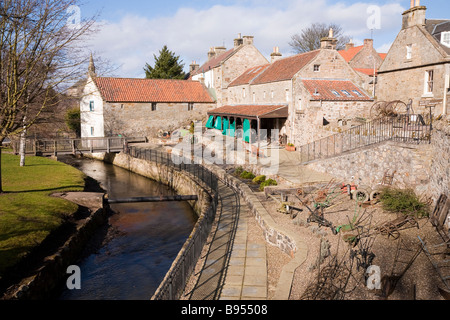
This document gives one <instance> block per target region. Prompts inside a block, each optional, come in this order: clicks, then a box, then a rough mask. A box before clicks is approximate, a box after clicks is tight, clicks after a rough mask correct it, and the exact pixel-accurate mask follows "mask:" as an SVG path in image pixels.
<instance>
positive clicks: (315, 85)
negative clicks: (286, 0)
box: [302, 79, 372, 101]
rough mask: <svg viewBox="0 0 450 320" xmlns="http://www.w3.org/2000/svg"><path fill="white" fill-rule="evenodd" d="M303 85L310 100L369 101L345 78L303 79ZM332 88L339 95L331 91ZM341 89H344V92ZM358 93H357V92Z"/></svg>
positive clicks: (368, 98) (364, 94)
mask: <svg viewBox="0 0 450 320" xmlns="http://www.w3.org/2000/svg"><path fill="white" fill-rule="evenodd" d="M302 82H303V85H304V86H305V88H306V89H307V90H308V92H309V94H310V95H311V99H312V100H327V101H370V100H372V98H370V97H369V96H368V95H367V94H366V93H365V92H364V91H363V90H361V89H360V88H359V87H357V86H356V85H355V84H354V83H353V82H352V81H350V80H346V79H343V80H341V79H336V80H329V79H303V80H302ZM333 90H334V91H336V92H337V93H338V95H339V96H337V95H335V94H334V93H333ZM342 90H345V91H346V93H344V92H343V91H342ZM358 93H359V94H358Z"/></svg>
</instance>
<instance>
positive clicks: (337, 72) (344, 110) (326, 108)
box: [209, 33, 372, 146]
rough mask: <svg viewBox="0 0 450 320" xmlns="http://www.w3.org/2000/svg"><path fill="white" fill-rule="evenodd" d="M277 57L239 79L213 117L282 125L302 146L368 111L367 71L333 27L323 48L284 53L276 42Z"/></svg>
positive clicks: (231, 122)
mask: <svg viewBox="0 0 450 320" xmlns="http://www.w3.org/2000/svg"><path fill="white" fill-rule="evenodd" d="M271 58H272V59H271V61H272V62H271V63H266V64H262V65H258V66H255V67H252V68H249V69H247V70H246V71H245V72H243V73H242V74H241V75H240V76H239V77H237V78H236V79H234V80H233V81H232V82H231V83H230V84H229V85H228V88H227V91H228V92H227V97H228V99H227V101H228V104H227V105H225V106H222V107H219V108H217V109H214V110H211V111H210V112H209V115H210V118H211V117H220V118H221V119H226V120H227V121H226V122H225V124H227V125H235V126H236V128H239V127H240V126H241V127H242V128H243V129H245V120H247V122H249V123H248V124H247V126H250V127H251V128H252V129H255V130H256V131H257V132H258V131H259V130H260V129H265V130H267V131H266V132H267V133H268V134H270V131H271V129H278V130H279V131H280V134H282V135H283V134H284V135H286V137H287V141H285V142H289V143H293V144H294V145H297V146H300V145H302V144H305V143H308V142H311V141H313V140H315V139H319V138H321V137H323V136H327V135H330V134H331V133H332V131H333V130H334V129H337V128H338V127H340V126H342V128H341V129H343V128H345V127H346V126H349V125H351V123H352V121H353V120H355V119H356V118H361V119H362V118H365V117H367V115H368V111H369V110H370V106H371V105H372V100H371V98H370V97H369V96H368V95H367V94H366V93H365V91H364V90H363V89H362V88H361V85H362V84H363V79H362V78H361V76H360V75H359V74H358V72H357V71H355V70H354V69H353V68H352V67H351V66H350V65H349V63H348V62H347V61H346V60H345V59H344V58H343V57H342V56H341V55H340V54H339V53H338V51H336V39H334V38H333V37H332V33H330V37H327V38H324V39H322V48H321V49H319V50H315V51H311V52H307V53H303V54H298V55H294V56H291V57H287V58H282V57H281V54H280V53H279V52H278V50H277V48H275V49H274V53H273V54H272V55H271ZM310 85H313V86H315V87H314V88H313V92H311V91H310ZM233 109H234V110H245V113H242V112H240V113H239V112H237V111H233ZM262 111H266V112H264V113H262Z"/></svg>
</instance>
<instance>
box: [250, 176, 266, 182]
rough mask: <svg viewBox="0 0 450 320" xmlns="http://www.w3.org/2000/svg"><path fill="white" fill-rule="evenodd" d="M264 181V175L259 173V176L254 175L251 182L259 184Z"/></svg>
mask: <svg viewBox="0 0 450 320" xmlns="http://www.w3.org/2000/svg"><path fill="white" fill-rule="evenodd" d="M264 181H266V176H264V175H261V176H257V177H255V179H253V181H252V182H253V183H254V184H261V183H262V182H264Z"/></svg>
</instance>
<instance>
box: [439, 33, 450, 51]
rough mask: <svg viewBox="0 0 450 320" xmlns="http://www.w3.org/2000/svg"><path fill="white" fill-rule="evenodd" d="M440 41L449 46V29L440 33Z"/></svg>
mask: <svg viewBox="0 0 450 320" xmlns="http://www.w3.org/2000/svg"><path fill="white" fill-rule="evenodd" d="M441 43H442V44H443V45H445V46H447V47H449V48H450V31H446V32H442V33H441Z"/></svg>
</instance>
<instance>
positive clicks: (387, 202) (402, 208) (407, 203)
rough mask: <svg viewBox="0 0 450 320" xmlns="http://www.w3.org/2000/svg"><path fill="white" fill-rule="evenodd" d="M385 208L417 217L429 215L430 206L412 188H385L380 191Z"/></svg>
mask: <svg viewBox="0 0 450 320" xmlns="http://www.w3.org/2000/svg"><path fill="white" fill-rule="evenodd" d="M380 201H381V203H382V206H383V209H384V210H386V211H390V212H398V213H403V214H405V215H413V216H415V217H417V218H422V217H427V216H428V206H427V204H426V203H424V202H422V201H421V200H420V199H419V198H418V197H417V195H416V194H415V193H414V191H413V190H411V189H406V190H403V189H395V188H383V189H382V190H381V192H380Z"/></svg>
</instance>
